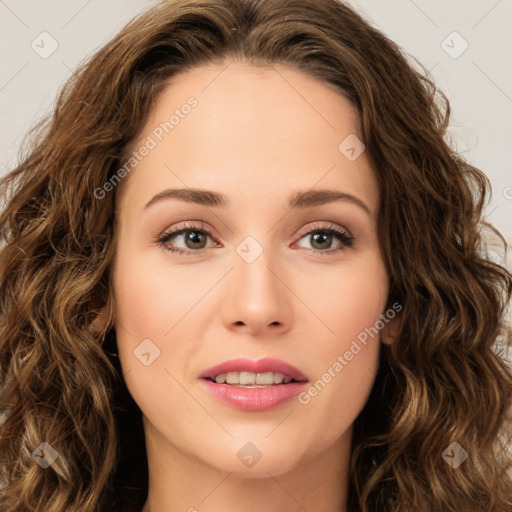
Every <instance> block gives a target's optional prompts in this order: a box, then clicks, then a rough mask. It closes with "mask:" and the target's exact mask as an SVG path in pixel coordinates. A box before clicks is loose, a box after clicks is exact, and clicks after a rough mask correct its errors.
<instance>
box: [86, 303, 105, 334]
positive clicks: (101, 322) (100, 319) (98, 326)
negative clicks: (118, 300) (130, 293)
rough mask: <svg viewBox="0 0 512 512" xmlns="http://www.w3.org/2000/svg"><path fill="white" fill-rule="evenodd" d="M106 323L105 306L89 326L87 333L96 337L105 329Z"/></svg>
mask: <svg viewBox="0 0 512 512" xmlns="http://www.w3.org/2000/svg"><path fill="white" fill-rule="evenodd" d="M107 321H108V314H107V306H104V307H103V308H102V309H101V310H100V312H99V313H98V315H97V316H96V318H95V319H94V320H93V321H92V322H91V323H90V324H89V331H90V332H91V333H92V334H93V335H96V334H98V333H99V332H101V331H102V330H103V329H105V326H106V325H107Z"/></svg>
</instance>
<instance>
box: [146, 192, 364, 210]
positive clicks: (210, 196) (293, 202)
mask: <svg viewBox="0 0 512 512" xmlns="http://www.w3.org/2000/svg"><path fill="white" fill-rule="evenodd" d="M167 199H180V200H182V201H186V202H187V203H195V204H198V205H201V206H208V207H214V208H226V207H227V206H228V203H229V201H228V198H227V196H226V195H224V194H222V193H221V192H213V191H211V190H201V189H195V188H180V189H167V190H163V191H162V192H159V193H158V194H156V195H155V196H153V197H152V198H151V200H150V201H149V202H148V203H147V204H146V206H145V207H144V209H147V208H149V207H150V206H152V205H154V204H155V203H158V202H160V201H164V200H167ZM335 201H349V202H350V203H352V204H355V205H356V206H359V207H360V208H361V209H363V210H364V211H365V212H366V213H367V214H368V215H369V216H370V217H372V213H371V211H370V209H369V208H368V206H367V205H366V204H365V203H364V202H363V201H362V200H361V199H359V198H358V197H356V196H354V195H352V194H348V193H346V192H341V191H337V190H307V191H298V192H295V193H294V194H292V196H291V197H290V200H289V202H288V207H289V208H290V209H302V208H310V207H313V206H320V205H323V204H327V203H332V202H335Z"/></svg>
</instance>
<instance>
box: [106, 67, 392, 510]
mask: <svg viewBox="0 0 512 512" xmlns="http://www.w3.org/2000/svg"><path fill="white" fill-rule="evenodd" d="M191 96H193V97H194V98H196V99H197V101H198V104H197V106H196V107H195V108H194V109H192V110H191V112H190V113H189V114H188V115H187V116H184V118H183V119H180V122H179V124H178V125H177V126H175V127H174V129H173V130H172V132H170V133H169V134H167V135H166V136H165V137H163V139H162V141H161V142H159V143H158V145H157V146H156V147H155V148H154V149H152V150H151V151H149V154H147V156H145V157H144V158H143V159H142V160H141V161H140V162H139V163H138V165H137V167H136V170H135V171H133V172H132V173H130V175H129V177H128V178H125V181H124V182H123V183H122V187H123V188H122V194H121V196H120V201H118V211H117V215H118V219H119V225H118V233H117V235H118V240H117V247H116V257H115V261H114V266H113V283H114V290H113V291H114V297H115V303H116V320H115V327H116V332H117V341H118V346H119V355H120V359H121V364H122V368H123V374H124V378H125V380H126V383H127V386H128V389H129V391H130V393H131V394H132V396H133V398H134V399H135V401H136V402H137V404H138V405H139V407H140V409H141V410H142V413H143V421H144V429H145V437H146V446H147V451H148V464H149V475H150V484H149V495H148V499H147V502H146V505H145V508H144V510H145V511H148V510H151V511H152V512H159V511H164V510H165V511H189V512H192V511H195V510H197V511H200V512H221V511H222V512H224V511H226V510H244V511H245V512H256V511H258V512H260V511H261V510H265V511H266V512H281V511H283V510H287V511H289V512H295V511H297V512H298V511H303V510H304V509H306V510H308V511H322V512H325V511H332V512H335V511H336V512H338V511H345V510H346V498H347V482H348V467H349V457H350V443H351V439H352V429H353V422H354V420H355V419H356V417H357V416H358V414H359V413H360V411H361V410H362V408H363V407H364V405H365V403H366V400H367V398H368V396H369V394H370V391H371V388H372V386H373V383H374V380H375V376H376V372H377V369H378V357H379V350H380V342H382V341H383V342H385V343H389V342H390V338H388V337H387V333H388V332H389V331H391V329H389V330H388V328H392V326H393V323H394V322H395V321H396V318H397V317H395V320H393V321H391V322H390V323H389V324H387V325H386V328H385V329H384V331H383V333H382V332H381V333H380V334H379V336H376V337H375V338H373V339H370V340H369V342H368V344H367V345H366V346H363V349H362V350H361V351H360V352H359V353H358V354H357V355H355V356H354V357H353V359H352V360H351V361H349V362H348V364H347V365H346V366H344V368H343V369H342V371H341V372H339V373H337V374H336V376H335V377H334V378H332V379H331V382H329V383H328V384H327V385H326V386H325V387H324V388H323V389H322V391H321V392H319V393H318V394H317V395H316V396H315V397H311V400H310V401H309V403H307V404H302V403H299V401H298V400H297V399H293V400H291V401H289V402H286V403H284V404H281V405H280V406H278V407H276V408H275V409H273V410H270V411H265V412H243V411H241V410H238V409H235V408H233V407H231V406H229V405H225V404H223V403H221V402H219V401H218V400H217V399H216V398H214V397H213V396H212V395H210V394H209V393H208V392H207V391H205V389H204V388H203V386H201V385H200V382H199V375H200V373H201V372H203V371H204V370H205V369H207V368H209V367H211V366H213V365H216V364H218V363H221V362H223V361H225V360H227V359H231V358H235V357H248V358H252V359H260V358H261V357H264V356H268V357H275V358H279V359H282V360H285V361H287V362H288V363H290V364H292V365H294V366H296V367H297V368H299V369H300V370H301V371H302V372H303V373H304V374H306V375H307V377H308V378H309V381H310V383H314V382H315V381H317V379H319V378H321V376H322V374H324V373H325V372H326V371H327V369H328V368H329V367H332V366H333V363H334V362H335V361H336V360H337V358H338V356H343V354H344V353H345V352H346V351H347V350H349V348H350V346H351V343H352V342H353V340H355V339H356V337H357V336H358V335H359V334H360V333H361V332H363V331H364V329H365V328H368V327H370V326H373V325H374V324H375V323H376V321H377V320H378V319H379V318H380V317H381V314H383V313H385V310H386V300H387V296H388V290H389V279H388V275H387V272H386V268H385V265H384V261H383V259H382V254H381V251H380V247H379V241H378V236H377V212H378V209H379V189H378V185H377V181H376V178H375V174H374V171H373V170H372V168H371V167H370V165H369V163H368V160H367V158H366V154H365V153H364V152H363V153H362V154H361V155H360V156H359V157H358V158H357V159H356V160H355V161H350V160H349V159H347V158H346V157H345V156H344V154H342V153H341V152H340V150H338V146H339V144H340V142H341V141H343V140H344V139H345V137H347V136H348V135H349V134H355V135H357V136H358V137H359V138H360V139H361V138H362V137H361V136H360V131H359V121H358V118H357V115H356V113H355V111H354V109H353V108H352V106H351V104H350V103H349V102H348V101H347V100H346V99H345V98H344V97H343V96H341V95H340V94H339V93H338V92H336V91H335V90H334V89H333V88H332V87H330V86H329V85H327V84H325V83H323V82H320V81H318V80H316V79H315V78H312V77H311V76H309V75H307V74H304V73H302V72H300V71H297V70H295V69H294V68H291V67H288V66H286V65H273V66H272V67H264V68H256V67H253V66H251V65H249V64H245V63H230V65H229V66H228V67H226V66H225V65H223V66H220V65H208V66H201V67H198V68H194V69H192V70H189V71H187V72H185V73H182V74H180V75H178V76H176V77H175V78H174V79H173V80H172V82H171V84H170V85H169V86H168V88H167V89H166V90H165V91H164V93H163V94H162V95H161V96H160V97H159V98H158V100H157V101H156V103H155V104H154V106H153V109H152V111H151V114H150V116H149V118H148V120H147V123H146V125H145V128H144V130H143V131H142V132H141V134H140V137H139V141H141V142H143V141H144V140H146V138H147V137H148V136H150V135H151V134H152V131H153V130H154V129H155V127H157V126H158V125H159V123H161V122H163V121H165V120H168V119H169V117H170V115H171V114H172V113H173V111H174V110H175V109H176V108H180V106H182V105H183V104H184V103H186V101H187V98H189V97H191ZM136 147H137V145H136ZM174 188H198V189H204V190H212V191H216V192H222V193H223V194H225V195H226V196H227V198H228V201H229V205H228V206H227V207H226V208H220V207H206V206H203V205H198V204H194V203H189V202H185V201H183V200H180V199H177V198H172V199H166V200H162V201H158V202H155V203H154V204H153V205H152V206H150V207H148V208H144V206H145V205H146V203H148V202H149V201H150V200H151V198H153V197H154V196H155V195H156V194H158V193H160V192H162V191H163V190H165V189H174ZM311 189H314V190H317V189H333V190H338V191H343V192H345V193H348V194H352V195H353V196H356V197H357V198H359V199H360V200H361V201H362V202H363V203H364V204H365V205H366V206H367V208H368V210H369V213H368V212H366V211H365V210H364V209H363V208H362V207H360V206H358V205H357V204H355V203H354V202H351V201H349V200H340V201H335V202H330V203H327V204H323V205H318V206H313V207H308V208H304V209H296V210H290V209H289V208H288V206H287V204H288V199H289V197H290V195H291V194H292V193H294V192H297V191H299V190H300V191H308V190H311ZM199 221H200V222H201V223H202V225H203V226H206V227H208V228H209V229H211V230H212V232H213V236H214V238H213V237H212V238H211V237H210V236H209V235H207V234H204V235H202V236H203V238H202V239H200V241H199V244H201V243H202V244H203V245H202V246H201V247H204V248H203V249H197V248H194V247H198V246H194V245H193V244H192V245H191V244H190V242H189V244H188V245H187V240H186V239H185V236H184V235H183V234H182V235H177V236H176V237H175V238H174V239H172V240H171V241H169V242H168V243H167V246H162V245H159V244H158V243H156V242H155V239H157V238H158V237H159V236H160V235H161V234H162V233H165V232H166V231H168V230H169V229H170V228H171V227H180V228H181V227H184V226H183V224H184V223H186V224H187V226H189V225H190V224H192V223H194V224H197V223H198V222H199ZM329 225H334V226H336V227H339V228H342V229H344V230H346V231H348V233H349V234H350V235H351V236H352V237H353V238H354V243H353V245H352V246H344V243H343V242H342V241H340V240H338V239H337V238H336V237H335V236H333V237H332V241H331V243H330V245H329V240H327V241H322V239H320V240H319V241H318V242H315V240H314V239H313V236H312V232H313V234H314V232H315V230H316V232H318V231H320V232H322V228H324V227H328V226H329ZM247 236H252V237H253V238H254V239H255V240H256V241H257V242H258V244H259V245H260V246H261V249H262V250H263V252H262V254H261V255H260V256H259V257H258V258H257V259H256V260H255V261H253V262H252V263H248V262H247V261H245V260H244V259H242V257H240V255H239V254H238V253H237V252H236V249H237V247H238V246H239V244H240V243H241V242H242V241H243V240H244V239H245V238H246V237H247ZM170 246H174V247H176V248H181V249H184V250H187V249H188V250H189V251H196V252H197V254H191V255H187V254H184V255H180V254H178V253H172V252H170V251H169V250H168V248H169V247H170ZM339 247H342V248H343V250H341V251H338V252H331V253H328V252H327V251H329V250H331V251H332V250H333V249H336V248H339ZM312 249H317V250H318V251H323V253H313V252H312ZM148 338H149V339H150V340H151V341H152V343H154V345H155V346H157V347H158V349H159V350H160V355H159V357H157V358H156V359H155V360H154V361H153V362H152V363H151V364H150V365H149V366H145V365H144V364H142V363H141V361H140V360H139V359H138V358H137V357H135V356H134V350H135V349H136V348H137V346H138V345H139V344H140V343H141V341H142V340H144V339H148ZM248 442H250V443H252V444H253V445H255V446H256V447H257V449H258V450H259V452H261V458H260V460H259V461H258V462H257V463H256V464H254V465H253V466H252V467H248V466H246V465H245V464H244V463H242V461H241V460H240V459H239V458H238V457H237V453H238V452H239V450H240V449H241V448H242V447H244V446H245V445H246V443H248Z"/></svg>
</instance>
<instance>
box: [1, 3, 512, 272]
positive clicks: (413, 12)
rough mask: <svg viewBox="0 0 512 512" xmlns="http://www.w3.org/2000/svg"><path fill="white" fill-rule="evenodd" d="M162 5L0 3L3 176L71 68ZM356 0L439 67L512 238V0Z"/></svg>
mask: <svg viewBox="0 0 512 512" xmlns="http://www.w3.org/2000/svg"><path fill="white" fill-rule="evenodd" d="M155 3H156V1H155V0H108V1H100V0H68V1H64V0H61V1H58V0H45V1H41V0H39V1H37V0H0V48H1V50H0V51H1V54H0V64H1V66H0V119H1V131H0V164H1V167H0V174H2V173H5V172H7V171H8V170H9V169H11V168H12V167H13V166H14V165H15V163H16V159H17V152H18V149H19V147H20V144H21V141H22V137H23V135H24V134H25V133H26V131H27V130H28V128H29V127H30V126H31V125H32V124H33V122H34V121H35V120H36V119H38V118H39V117H40V116H41V115H42V114H44V113H45V112H46V111H48V110H49V109H50V108H51V105H52V103H53V101H54V99H55V94H56V92H57V89H58V88H59V86H60V85H62V83H63V82H64V81H65V80H66V78H67V77H68V76H69V75H70V70H71V69H73V68H74V67H75V66H76V65H77V64H78V63H79V62H80V61H81V60H83V59H84V58H85V57H87V56H88V55H90V54H91V53H92V52H94V51H95V50H97V49H98V48H99V47H101V46H102V45H103V44H104V43H105V42H106V41H108V40H109V39H110V38H111V37H112V36H113V35H114V34H115V33H116V32H117V31H118V30H119V29H120V28H121V27H122V26H123V25H124V24H125V23H126V22H127V21H128V20H129V19H130V18H132V17H133V16H135V15H136V14H138V13H140V12H142V11H144V10H145V9H147V8H148V7H149V6H151V5H154V4H155ZM348 3H350V4H351V5H352V6H354V7H356V9H358V10H359V11H360V12H361V13H362V14H363V15H364V16H365V17H366V18H367V19H368V20H369V21H370V22H371V23H372V24H374V25H376V26H377V27H378V28H380V29H381V30H382V31H383V32H385V33H386V34H387V35H388V36H390V37H391V39H393V40H394V41H396V42H397V43H398V44H400V45H401V46H402V47H403V48H404V49H405V50H406V51H407V52H408V53H410V54H411V55H413V56H414V57H416V58H417V59H418V60H419V61H420V62H421V63H422V64H423V65H424V66H425V67H426V68H427V69H429V70H431V73H432V75H433V77H434V79H435V80H436V83H437V84H438V85H439V87H440V88H441V90H443V91H444V92H445V93H446V94H447V96H448V98H449V99H450V101H451V106H452V109H453V110H452V120H451V127H450V132H451V134H452V135H453V137H454V141H455V144H456V147H457V149H458V150H459V151H460V152H461V153H462V154H463V155H464V156H465V157H466V158H467V159H468V160H469V162H471V163H472V164H474V165H476V166H477V167H479V168H481V169H482V170H484V172H486V174H487V175H488V176H489V178H490V180H491V183H492V185H493V197H492V200H491V203H490V204H489V206H488V208H487V210H486V211H487V215H488V220H489V221H491V222H492V223H494V224H495V225H496V226H497V227H498V228H499V229H500V230H501V231H502V232H503V234H504V235H505V237H506V238H507V240H508V241H509V242H510V241H512V171H511V168H512V165H511V164H512V149H511V144H512V137H511V135H512V115H511V114H512V67H511V66H510V62H511V60H512V59H511V54H512V31H511V30H510V24H511V21H512V0H478V1H475V0H474V1H464V0H448V1H447V0H429V1H427V0H350V1H349V2H348ZM454 31H455V32H457V33H458V34H460V36H458V35H453V32H454ZM42 32H48V33H49V34H50V36H51V38H53V39H54V40H55V41H56V42H57V44H58V48H57V49H56V50H55V51H54V52H53V53H52V54H51V55H50V56H49V57H47V58H42V57H41V56H40V55H39V54H38V53H36V51H35V50H34V49H33V48H32V46H31V44H39V46H40V47H41V50H45V49H46V50H48V49H49V48H51V44H52V41H51V39H45V40H44V41H43V40H42V38H48V36H41V35H40V34H41V33H42ZM443 41H444V43H443ZM465 41H466V42H467V43H466V42H465ZM33 42H34V43H33ZM466 44H467V45H468V48H467V49H466V50H465V51H464V52H463V53H462V54H460V55H458V53H460V51H461V50H462V49H464V47H465V46H466ZM447 51H449V52H451V53H452V56H450V55H449V54H448V53H447ZM453 56H457V58H453ZM507 62H508V63H509V64H506V63H507ZM509 262H510V260H509ZM509 265H510V263H509Z"/></svg>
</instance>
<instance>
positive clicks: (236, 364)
mask: <svg viewBox="0 0 512 512" xmlns="http://www.w3.org/2000/svg"><path fill="white" fill-rule="evenodd" d="M228 372H251V373H266V372H274V373H282V374H284V375H288V376H289V377H291V378H292V379H293V380H296V381H307V380H308V378H307V377H306V376H305V375H304V374H303V373H302V372H301V371H300V370H299V369H298V368H295V366H293V365H291V364H288V363H286V362H284V361H281V360H280V359H275V358H273V357H265V358H263V359H258V360H256V361H255V360H253V359H246V358H243V357H240V358H237V359H230V360H229V361H224V362H223V363H220V364H217V365H215V366H212V367H211V368H208V370H205V371H204V372H203V373H202V374H201V375H200V377H201V378H202V379H215V377H216V376H217V375H220V374H221V373H228Z"/></svg>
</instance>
